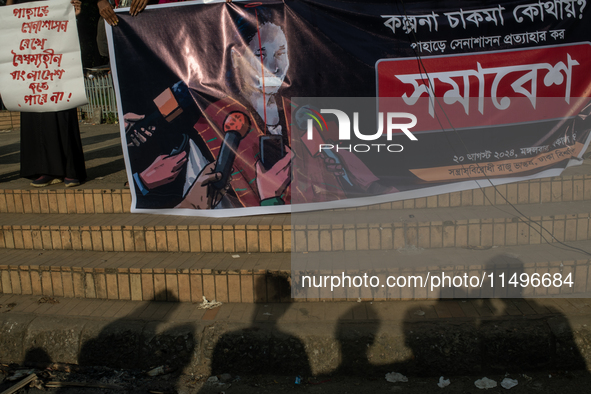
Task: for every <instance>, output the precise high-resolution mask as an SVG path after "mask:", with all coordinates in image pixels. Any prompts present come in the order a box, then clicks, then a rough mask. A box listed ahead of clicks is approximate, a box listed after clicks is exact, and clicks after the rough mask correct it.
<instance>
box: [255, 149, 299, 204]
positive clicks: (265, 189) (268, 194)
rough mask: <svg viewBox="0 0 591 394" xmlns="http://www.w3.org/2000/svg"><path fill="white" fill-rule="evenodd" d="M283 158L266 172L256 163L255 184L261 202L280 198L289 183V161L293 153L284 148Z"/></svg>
mask: <svg viewBox="0 0 591 394" xmlns="http://www.w3.org/2000/svg"><path fill="white" fill-rule="evenodd" d="M285 153H286V154H285V156H284V157H283V158H281V159H280V160H279V161H278V162H277V163H275V164H274V165H273V167H271V168H269V169H268V170H266V169H265V167H263V164H262V163H261V162H260V161H258V162H257V163H256V182H257V189H258V191H259V197H260V199H261V200H266V199H267V198H273V197H280V196H281V195H282V194H283V192H284V191H285V189H286V188H287V186H288V185H289V183H290V182H291V159H292V158H293V153H292V151H291V149H289V147H287V146H286V147H285Z"/></svg>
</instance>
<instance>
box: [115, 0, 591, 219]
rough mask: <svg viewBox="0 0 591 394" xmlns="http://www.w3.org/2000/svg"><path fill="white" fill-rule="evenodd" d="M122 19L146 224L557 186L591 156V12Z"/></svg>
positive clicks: (256, 8)
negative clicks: (533, 182) (163, 218)
mask: <svg viewBox="0 0 591 394" xmlns="http://www.w3.org/2000/svg"><path fill="white" fill-rule="evenodd" d="M118 17H119V20H120V23H119V24H118V25H117V26H116V27H114V28H111V29H109V31H108V35H109V40H110V50H111V58H112V62H113V70H114V75H115V82H116V87H117V91H118V105H119V112H120V119H122V121H121V133H122V139H123V143H124V147H125V149H124V155H125V161H126V166H127V171H128V177H129V179H130V180H131V183H133V185H132V197H133V199H132V200H133V202H132V211H133V212H151V213H166V214H181V215H201V216H241V215H251V214H263V213H278V212H292V211H294V210H309V209H327V208H329V209H330V208H335V207H353V206H361V205H367V204H375V203H382V202H389V201H397V200H403V199H408V198H415V197H424V196H430V195H436V194H440V193H447V192H452V191H459V190H467V189H474V188H479V187H485V186H490V185H491V184H503V183H508V182H516V181H520V180H526V179H533V178H540V177H548V176H558V175H559V174H560V173H561V172H562V171H563V170H564V168H565V167H566V166H568V165H573V164H576V163H578V162H580V161H581V157H582V154H583V153H584V152H585V150H586V149H587V146H588V145H589V139H590V134H589V129H590V122H591V119H589V118H588V115H589V114H591V106H590V97H591V89H590V87H591V75H589V73H588V71H587V70H589V67H590V66H591V32H590V31H589V29H588V28H587V26H588V25H589V23H590V22H591V15H590V14H589V12H588V10H587V8H586V1H584V0H552V1H548V2H532V1H531V0H525V1H523V0H521V1H489V0H482V1H474V2H470V4H466V3H465V2H460V1H450V2H445V3H442V2H434V1H417V2H412V3H409V4H406V3H402V2H387V3H385V2H357V3H356V2H342V1H332V0H324V1H301V0H294V1H264V2H256V3H249V2H234V3H225V2H212V3H208V4H195V3H192V2H187V3H182V4H172V5H161V6H156V7H153V8H150V7H149V8H148V9H147V10H145V11H144V12H143V13H142V14H141V15H139V16H138V17H131V16H130V15H129V14H128V13H126V12H125V10H122V11H121V12H119V13H118ZM367 98H369V99H367ZM368 100H369V101H368ZM376 130H377V131H376Z"/></svg>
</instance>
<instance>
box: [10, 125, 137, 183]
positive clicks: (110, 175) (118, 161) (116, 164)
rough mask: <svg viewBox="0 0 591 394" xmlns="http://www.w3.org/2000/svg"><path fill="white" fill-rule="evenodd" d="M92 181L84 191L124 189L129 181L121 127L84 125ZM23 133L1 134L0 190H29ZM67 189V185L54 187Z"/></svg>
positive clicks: (88, 167) (87, 159) (84, 145)
mask: <svg viewBox="0 0 591 394" xmlns="http://www.w3.org/2000/svg"><path fill="white" fill-rule="evenodd" d="M80 137H81V138H82V145H83V149H84V158H85V162H86V170H87V172H88V180H87V182H85V183H84V184H83V185H82V186H80V188H82V189H123V188H124V184H125V182H126V181H127V174H126V172H125V162H124V160H123V152H122V148H121V135H120V132H119V125H118V124H100V125H91V124H85V123H81V124H80ZM19 169H20V130H8V131H0V187H1V188H3V189H23V190H29V189H31V186H30V185H29V183H30V181H29V180H28V179H23V178H20V176H19ZM50 188H63V185H55V186H50Z"/></svg>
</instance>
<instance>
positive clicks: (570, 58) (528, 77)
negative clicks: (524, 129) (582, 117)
mask: <svg viewBox="0 0 591 394" xmlns="http://www.w3.org/2000/svg"><path fill="white" fill-rule="evenodd" d="M590 68H591V43H580V44H572V45H561V46H552V47H540V48H528V49H521V50H509V51H499V52H486V53H475V54H469V55H459V56H458V55H451V56H434V57H424V58H421V59H420V60H419V59H416V58H412V59H408V58H405V59H384V60H380V61H379V62H377V64H376V72H377V85H378V86H377V89H378V97H380V98H382V97H396V98H399V100H396V103H397V104H399V105H397V108H395V109H393V108H390V107H389V106H388V104H387V103H391V101H385V102H384V103H383V104H382V103H380V111H381V112H388V111H394V110H396V111H407V112H411V113H413V114H414V115H415V116H417V119H418V123H417V126H416V127H415V128H414V129H413V131H415V132H416V131H438V130H441V129H442V128H443V129H454V128H455V129H461V128H473V127H483V126H492V125H503V124H515V123H523V122H535V121H542V120H548V119H561V118H567V117H573V116H575V115H576V114H577V113H579V111H580V110H581V109H582V107H583V106H584V105H585V104H586V103H587V101H588V100H587V99H586V98H587V97H591V75H590V74H589V69H590ZM433 96H434V97H436V99H435V100H433V99H431V98H430V97H433ZM546 98H552V99H551V100H545V99H546ZM556 98H562V99H563V100H557V99H556ZM450 122H451V125H450Z"/></svg>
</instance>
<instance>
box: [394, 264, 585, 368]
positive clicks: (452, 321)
mask: <svg viewBox="0 0 591 394" xmlns="http://www.w3.org/2000/svg"><path fill="white" fill-rule="evenodd" d="M543 270H544V269H542V271H543ZM547 270H548V268H546V271H545V272H548V271H547ZM483 271H484V272H486V274H485V277H486V279H485V282H484V283H483V286H482V288H476V289H474V288H472V289H471V290H470V291H469V293H465V292H464V294H465V295H467V297H466V296H464V297H465V298H455V299H451V297H450V296H452V295H453V294H454V293H453V292H451V293H450V292H443V294H445V295H446V296H447V297H450V299H439V300H438V301H437V303H436V304H435V305H433V306H430V305H429V304H427V303H426V304H425V306H424V307H419V308H418V309H422V310H423V311H425V310H429V311H431V313H425V314H424V315H423V316H417V315H416V311H417V307H413V308H412V309H409V310H408V311H407V313H406V316H411V318H410V319H409V318H407V319H406V321H405V322H404V333H405V343H406V346H407V347H408V348H410V349H411V351H412V354H413V356H412V358H411V359H410V360H408V362H405V363H403V365H402V366H398V367H399V368H402V369H404V370H406V371H408V372H409V373H416V374H418V375H432V376H440V375H445V374H447V373H454V374H458V373H459V374H462V373H465V374H471V373H485V372H486V373H498V374H504V373H507V372H509V373H513V374H515V373H523V372H533V371H554V372H555V371H566V370H568V371H573V370H585V369H586V361H585V358H584V357H583V355H582V354H581V352H580V350H579V347H578V346H577V343H576V341H575V335H574V333H573V329H572V328H571V325H570V323H569V320H568V318H567V316H565V314H564V313H563V312H562V311H560V310H559V309H558V306H557V305H556V304H555V303H553V302H552V300H551V299H547V300H543V299H540V300H538V301H536V300H535V299H533V298H524V297H532V296H534V295H535V296H536V297H539V296H541V292H540V290H539V289H537V290H532V289H531V288H527V287H526V288H523V287H521V286H512V287H509V286H508V281H509V279H510V278H512V277H514V276H515V277H516V278H518V280H519V278H520V277H521V275H522V274H524V264H523V262H522V261H521V260H520V259H518V258H515V257H511V256H507V255H498V256H495V257H494V258H492V259H491V260H490V261H489V262H488V263H487V264H486V265H485V266H484V267H483V268H482V269H481V270H477V271H474V272H472V273H469V275H473V274H474V275H477V276H478V277H479V278H480V277H482V275H483ZM529 271H531V272H529ZM529 271H528V275H529V277H530V278H531V275H532V273H534V272H536V271H535V270H529ZM446 274H451V272H450V273H447V272H446ZM460 274H461V275H462V276H463V274H464V272H461V273H460V272H459V271H458V273H456V274H455V275H460ZM490 274H492V278H494V280H492V281H491V279H490V278H491V277H490V276H489V275H490ZM503 274H504V287H503V285H502V283H501V281H500V280H499V277H500V275H503ZM523 278H524V279H525V276H524V277H523ZM454 291H455V293H456V295H460V296H461V294H462V293H461V292H460V291H458V290H454ZM546 293H547V291H546ZM411 333H412V334H411Z"/></svg>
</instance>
